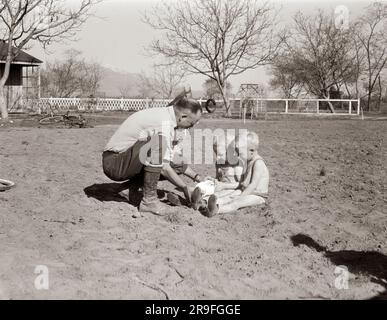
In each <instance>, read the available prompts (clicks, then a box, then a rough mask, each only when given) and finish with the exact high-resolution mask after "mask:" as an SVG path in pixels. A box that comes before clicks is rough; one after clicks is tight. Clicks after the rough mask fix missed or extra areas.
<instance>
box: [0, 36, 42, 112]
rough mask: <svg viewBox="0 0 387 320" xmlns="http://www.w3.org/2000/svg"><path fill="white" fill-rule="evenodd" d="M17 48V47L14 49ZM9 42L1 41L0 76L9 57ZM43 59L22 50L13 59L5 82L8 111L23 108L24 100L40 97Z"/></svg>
mask: <svg viewBox="0 0 387 320" xmlns="http://www.w3.org/2000/svg"><path fill="white" fill-rule="evenodd" d="M14 50H16V49H14ZM7 51H8V44H7V43H6V42H4V41H2V42H0V77H1V76H2V74H3V72H4V68H5V62H6V59H7ZM42 63H43V61H41V60H39V59H37V58H35V57H33V56H31V55H29V54H28V53H26V52H25V51H22V50H21V51H20V52H19V54H18V55H17V56H16V57H15V58H14V59H13V61H12V63H11V69H10V73H9V77H8V80H7V82H6V83H5V91H6V103H7V108H8V111H11V112H12V111H17V110H20V109H21V108H22V103H23V100H28V99H36V98H40V65H41V64H42Z"/></svg>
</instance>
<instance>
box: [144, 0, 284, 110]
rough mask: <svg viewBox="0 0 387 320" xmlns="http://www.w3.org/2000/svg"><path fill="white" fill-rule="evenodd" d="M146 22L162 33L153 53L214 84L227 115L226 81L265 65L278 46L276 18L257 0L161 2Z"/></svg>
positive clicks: (151, 47) (152, 47)
mask: <svg viewBox="0 0 387 320" xmlns="http://www.w3.org/2000/svg"><path fill="white" fill-rule="evenodd" d="M144 21H145V22H146V23H148V24H149V25H150V26H151V27H153V28H154V29H155V30H160V31H162V32H163V36H161V38H159V39H157V40H155V41H153V42H152V44H151V45H150V49H151V51H152V52H153V53H156V54H160V55H162V56H163V57H166V58H168V59H171V60H173V61H175V63H178V64H181V65H184V66H185V67H186V68H187V70H188V71H189V72H191V73H194V74H202V75H204V76H206V77H208V78H210V79H213V80H214V81H216V83H217V85H218V87H219V90H220V92H221V94H222V98H223V100H224V104H225V106H226V111H227V114H230V108H229V103H228V98H227V97H228V93H227V86H226V83H227V81H228V79H229V78H230V76H233V75H237V74H241V73H243V72H245V71H246V70H248V69H254V68H256V67H258V66H260V65H265V64H267V63H268V62H269V61H270V60H271V59H272V57H273V56H274V55H275V53H276V51H277V49H278V47H279V44H280V42H281V39H280V38H279V37H278V36H277V33H276V32H275V28H276V27H277V21H276V12H275V11H274V9H273V8H272V7H271V6H270V5H269V4H268V2H264V3H262V2H258V0H181V1H177V2H172V3H171V2H163V3H162V4H161V5H158V6H156V7H155V8H154V10H153V11H152V12H151V13H149V14H145V15H144Z"/></svg>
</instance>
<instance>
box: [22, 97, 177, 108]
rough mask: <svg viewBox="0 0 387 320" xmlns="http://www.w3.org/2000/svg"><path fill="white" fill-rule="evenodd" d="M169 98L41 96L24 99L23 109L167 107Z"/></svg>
mask: <svg viewBox="0 0 387 320" xmlns="http://www.w3.org/2000/svg"><path fill="white" fill-rule="evenodd" d="M169 102H170V100H167V99H101V98H95V99H92V98H40V99H33V100H31V99H30V100H24V101H23V103H22V107H23V109H29V110H31V109H32V110H36V111H38V110H40V111H45V110H50V109H55V110H63V111H64V110H79V111H87V110H94V111H118V110H122V111H138V110H142V109H148V108H156V107H165V106H167V105H168V103H169Z"/></svg>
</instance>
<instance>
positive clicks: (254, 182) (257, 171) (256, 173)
mask: <svg viewBox="0 0 387 320" xmlns="http://www.w3.org/2000/svg"><path fill="white" fill-rule="evenodd" d="M251 170H252V171H253V172H252V174H251V176H252V177H251V183H250V184H249V185H248V186H247V187H246V188H245V189H244V190H243V192H242V194H241V196H247V195H250V194H252V193H254V191H255V190H256V189H257V186H258V183H259V180H260V179H261V178H262V173H263V172H264V170H265V163H264V162H263V161H256V162H255V163H254V166H253V168H252V169H251Z"/></svg>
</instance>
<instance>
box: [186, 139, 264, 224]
mask: <svg viewBox="0 0 387 320" xmlns="http://www.w3.org/2000/svg"><path fill="white" fill-rule="evenodd" d="M235 142H236V151H237V153H238V155H239V156H240V157H241V158H242V159H245V160H246V162H247V163H246V169H245V171H244V174H243V177H242V180H241V182H231V183H230V182H215V188H214V193H213V194H212V195H210V196H209V198H208V200H207V201H206V200H205V199H203V192H202V191H201V190H200V186H199V187H198V188H196V189H195V190H194V192H193V193H192V196H191V200H192V206H193V207H194V208H195V207H196V208H198V209H199V211H200V212H201V213H202V214H203V215H205V216H207V217H212V216H214V215H216V214H218V213H220V214H222V213H229V212H234V211H236V210H238V209H241V208H245V207H251V206H257V205H262V204H265V203H266V200H267V196H268V188H269V170H268V169H267V167H266V164H265V162H264V160H263V159H262V158H261V156H260V155H259V154H258V145H259V139H258V136H257V135H256V134H255V133H253V132H249V133H248V134H247V135H245V136H244V137H241V136H238V137H236V139H235ZM206 192H207V193H208V188H207V190H206Z"/></svg>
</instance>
